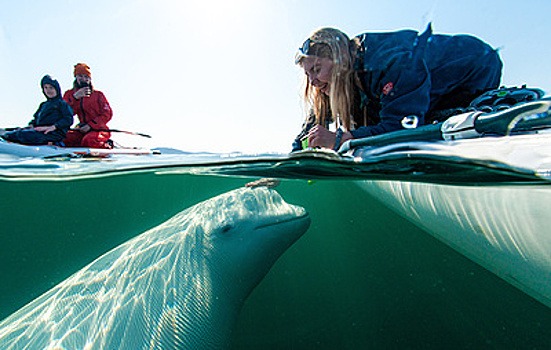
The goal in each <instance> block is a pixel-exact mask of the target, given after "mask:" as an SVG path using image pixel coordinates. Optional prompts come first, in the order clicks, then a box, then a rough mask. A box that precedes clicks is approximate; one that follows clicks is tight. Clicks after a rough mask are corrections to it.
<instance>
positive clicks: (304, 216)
mask: <svg viewBox="0 0 551 350" xmlns="http://www.w3.org/2000/svg"><path fill="white" fill-rule="evenodd" d="M309 216H310V215H309V214H308V213H304V214H302V215H300V216H293V217H290V218H287V219H282V220H276V221H272V222H269V223H266V224H262V225H258V226H256V227H255V228H254V230H261V229H264V228H266V227H271V226H276V225H281V224H285V223H288V222H293V221H299V220H304V219H307V218H308V217H309Z"/></svg>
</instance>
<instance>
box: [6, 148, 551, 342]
mask: <svg viewBox="0 0 551 350" xmlns="http://www.w3.org/2000/svg"><path fill="white" fill-rule="evenodd" d="M158 157H162V156H158ZM209 157H210V158H209V159H211V160H210V165H209V164H206V165H205V164H203V163H201V164H199V163H200V162H197V164H193V162H190V161H189V159H187V160H186V161H185V163H186V164H188V165H186V166H185V167H177V166H176V167H171V166H167V164H171V163H174V162H175V161H174V159H172V160H171V159H169V160H168V161H167V162H165V163H162V164H161V163H159V164H155V162H152V163H151V164H152V165H150V166H147V167H146V166H144V165H143V164H138V163H137V162H135V165H136V166H135V167H132V166H129V165H128V164H133V161H130V162H129V163H128V164H125V166H123V167H120V166H119V167H118V165H120V164H117V162H116V161H110V160H93V159H92V160H86V159H83V160H80V161H78V162H75V161H70V160H63V159H61V160H55V159H54V160H47V161H32V162H31V163H25V162H21V163H19V164H18V165H17V166H14V164H13V163H12V164H11V166H10V167H7V166H6V167H4V168H3V169H2V171H3V176H2V179H1V180H0V193H2V198H3V200H2V202H1V204H0V216H1V219H2V223H3V225H2V234H1V240H2V242H1V244H0V250H1V252H0V259H1V261H0V274H1V275H2V281H3V282H2V284H0V300H1V303H0V319H2V320H3V321H1V323H0V347H1V348H3V349H29V348H30V349H42V348H48V347H49V348H65V349H82V348H90V349H99V348H104V349H112V348H121V349H123V348H124V349H136V348H182V349H201V348H229V349H258V348H264V349H313V348H315V349H335V348H337V347H339V348H344V349H367V348H370V349H389V348H418V349H442V348H462V349H468V348H473V349H475V348H476V349H480V348H486V349H487V348H495V349H503V348H516V349H544V348H548V345H549V344H551V332H550V329H551V328H550V326H551V309H550V304H549V303H548V301H547V300H548V299H547V298H548V296H549V295H548V294H546V293H548V289H547V287H546V288H545V289H542V290H543V292H542V291H541V290H540V291H538V289H537V288H538V283H537V282H538V281H541V282H542V284H543V285H545V286H548V284H549V283H548V281H549V279H548V278H547V277H546V276H545V275H544V274H545V273H548V269H547V270H545V269H544V268H541V266H539V265H538V264H537V263H536V264H533V269H534V271H536V272H538V271H540V270H538V269H540V268H541V273H540V272H538V273H540V274H539V275H538V276H539V277H538V279H537V280H536V283H532V284H530V282H529V278H527V279H526V280H523V279H522V277H515V276H514V274H513V277H514V278H512V279H510V278H508V277H507V276H508V273H507V272H506V273H504V274H503V275H500V273H499V271H501V270H500V264H499V261H500V260H499V254H498V253H496V254H495V255H492V256H495V259H494V260H495V261H494V260H492V259H493V258H492V259H490V260H491V261H490V263H492V264H490V265H488V266H485V267H483V265H484V261H482V262H481V260H477V255H476V251H475V250H473V249H471V250H469V249H467V250H466V251H464V250H462V249H461V246H458V243H457V242H452V241H446V239H445V237H443V239H437V238H435V237H438V236H437V235H435V232H438V227H436V228H435V227H431V225H433V226H434V225H437V226H438V225H439V226H443V225H446V221H442V223H439V222H437V221H438V220H436V219H433V218H430V217H429V216H426V215H428V214H427V213H423V211H422V209H420V208H421V206H422V205H423V203H421V202H420V199H419V197H415V193H414V192H415V191H416V189H415V188H414V187H411V188H408V189H405V188H402V189H401V191H402V192H401V195H402V199H403V200H404V201H405V202H407V203H409V204H407V205H404V208H405V209H406V211H408V212H406V213H405V214H404V213H403V212H402V213H401V212H400V210H399V208H398V206H399V205H398V204H396V203H399V201H396V200H392V199H391V198H390V197H392V196H391V195H389V193H392V189H391V188H392V186H397V184H401V185H403V184H404V183H405V182H403V181H396V180H392V181H388V180H382V179H366V180H362V179H361V178H360V177H356V178H354V177H353V176H351V175H350V172H351V171H358V169H354V168H351V167H350V166H347V167H345V166H343V165H342V164H336V163H332V162H328V161H327V159H317V158H316V157H313V158H308V159H298V160H297V159H293V158H291V159H285V160H283V161H282V160H281V159H278V158H277V157H275V159H274V158H270V159H269V160H268V161H266V159H264V160H262V159H260V158H259V160H258V161H255V160H254V159H253V161H251V160H250V159H248V158H247V159H244V160H243V159H242V160H243V161H242V162H239V161H238V162H235V163H234V166H233V167H231V168H226V169H222V170H220V167H218V169H217V170H216V171H209V170H208V169H209V167H210V168H216V167H215V166H213V165H212V164H219V163H220V162H222V163H223V162H224V161H226V162H227V158H224V159H222V158H220V159H216V158H217V157H218V156H214V155H211V156H209ZM213 158H215V159H214V160H213ZM207 163H208V162H207ZM144 164H145V163H144ZM189 164H192V165H189ZM8 168H9V170H7V169H8ZM299 168H300V169H310V170H309V174H305V173H303V175H302V176H296V174H295V173H299V172H300V171H299V170H298V169H299ZM344 168H346V169H344ZM89 169H94V170H93V171H90V170H89ZM98 169H99V170H98ZM269 169H272V170H274V171H273V173H275V174H276V175H277V174H278V171H281V172H280V174H287V175H284V176H281V177H279V179H278V180H277V181H276V180H273V179H272V180H273V181H271V182H270V181H269V182H267V186H259V187H246V185H247V184H248V183H250V182H252V181H256V180H258V179H259V178H261V175H263V174H264V173H269V171H268V170H269ZM277 169H283V170H277ZM293 169H294V170H293ZM107 170H110V171H107ZM478 172H479V173H480V172H481V171H480V169H478ZM33 173H34V174H35V175H36V174H38V175H44V174H47V175H45V176H34V175H33V176H31V175H32V174H33ZM248 173H251V174H257V175H256V176H252V175H251V176H249V175H247V174H248ZM339 173H341V174H342V176H340V177H339ZM25 174H26V175H25ZM29 174H31V175H29ZM56 174H57V175H56ZM496 174H497V175H496ZM308 175H310V176H311V178H308V177H309V176H308ZM493 175H494V176H498V175H499V177H500V176H504V175H503V174H502V173H500V172H495V173H494V174H493ZM477 176H478V175H477ZM419 185H420V186H432V184H431V183H427V184H423V183H420V184H419ZM502 185H503V189H504V190H505V192H500V193H506V196H508V197H509V198H515V201H514V202H515V203H516V204H517V205H519V207H520V206H521V204H522V203H523V202H522V196H521V195H520V194H521V193H526V192H528V193H530V195H531V196H532V195H535V196H538V195H540V196H545V198H543V197H542V200H543V199H546V198H547V197H549V196H548V195H547V193H548V192H549V186H548V185H546V183H539V184H537V186H535V187H534V186H532V185H533V184H532V185H530V182H529V183H528V184H524V185H523V186H524V187H523V186H516V187H515V186H508V185H507V186H506V185H505V184H502ZM412 186H417V185H415V184H414V185H412ZM435 186H436V187H434V186H433V187H431V188H422V189H421V190H419V191H420V192H422V193H425V194H426V193H428V194H429V195H430V196H431V202H430V203H431V205H433V206H434V205H436V204H438V200H439V199H438V198H440V197H437V194H436V193H432V194H431V192H430V191H431V190H433V188H436V190H438V189H439V188H440V187H438V186H442V188H443V191H444V192H445V193H446V194H447V197H449V198H452V199H454V203H462V204H461V208H460V210H461V211H462V213H464V214H465V215H467V213H468V211H467V207H468V205H467V203H466V202H462V201H464V200H465V199H462V197H461V196H465V195H464V193H466V192H465V191H460V190H462V189H466V190H467V191H471V192H475V193H477V196H478V199H479V201H478V202H477V203H479V204H481V207H480V208H479V210H478V212H479V215H478V217H477V222H478V224H477V225H479V226H480V227H478V226H477V230H478V231H477V232H486V231H484V227H483V226H484V223H485V222H490V221H492V222H493V221H499V219H496V218H494V217H493V216H492V215H494V214H493V213H494V211H488V212H485V211H484V210H489V209H491V203H495V202H499V203H501V204H500V205H501V206H503V205H504V204H503V199H500V197H496V196H497V195H496V194H494V192H485V191H486V190H490V191H493V190H492V189H494V190H495V189H496V188H499V186H496V184H484V183H482V184H479V185H477V186H473V185H457V186H448V185H445V184H441V185H435ZM505 187H506V188H505ZM389 188H390V189H389ZM394 190H396V188H395V189H394ZM453 191H459V192H453ZM485 193H489V194H488V195H486V197H484V196H485ZM538 193H539V194H538ZM408 196H410V197H408ZM444 197H445V196H444ZM444 197H442V196H441V198H444ZM404 198H405V199H404ZM408 198H409V199H408ZM484 198H486V199H484ZM531 198H532V199H534V198H538V197H531ZM412 201H413V202H412ZM416 201H417V202H416ZM405 202H404V203H405ZM392 203H394V204H392ZM402 204H403V203H402ZM415 204H418V206H417V207H416V206H415ZM440 207H441V209H442V210H441V211H440V212H439V215H440V216H439V217H442V215H443V216H445V215H447V214H446V212H451V211H452V210H451V209H450V204H447V207H445V206H443V205H440ZM456 209H457V208H456ZM505 209H507V208H505ZM542 211H543V212H544V211H545V207H544V208H542ZM457 212H459V211H457V210H456V211H455V212H454V213H457ZM543 212H542V213H535V214H534V215H536V216H539V215H540V214H543ZM521 214H522V215H525V216H526V215H530V213H524V212H523V213H521ZM414 216H417V217H420V218H426V220H425V221H431V223H427V224H426V225H423V224H421V225H419V224H416V223H415V220H413V219H412V217H414ZM529 219H530V217H529V216H528V219H527V220H526V222H516V223H513V224H512V225H516V226H515V227H517V228H518V229H519V230H521V231H522V230H524V231H525V232H534V233H533V234H535V233H537V231H538V230H539V231H541V228H537V229H534V228H533V227H532V226H533V224H532V223H530V221H531V220H529ZM512 220H513V219H511V218H507V217H504V218H502V221H503V222H504V223H505V224H504V225H506V226H507V225H509V224H511V221H512ZM458 225H459V226H458V227H460V228H461V227H463V228H464V227H467V226H468V225H474V224H473V223H472V221H471V220H470V219H469V218H466V217H465V218H463V219H462V220H461V221H460V223H459V224H458ZM494 227H495V225H494ZM524 228H525V229H524ZM442 229H443V230H444V231H454V230H457V233H458V234H461V231H460V230H459V228H455V227H453V226H451V225H450V226H446V227H444V228H442ZM513 231H514V230H510V231H507V232H509V233H508V235H509V236H510V237H511V240H510V241H514V242H516V243H515V247H514V249H513V248H511V249H509V248H510V247H507V245H506V244H505V243H504V242H505V238H504V237H501V238H500V237H498V235H497V234H496V235H495V236H493V237H491V239H490V238H488V240H489V242H490V241H493V242H496V243H495V244H487V245H485V244H486V243H484V242H482V241H480V243H476V242H475V243H476V245H477V246H481V247H482V248H483V251H491V249H494V248H495V247H499V248H500V249H501V251H509V252H513V253H515V252H518V253H519V254H518V255H519V256H521V258H519V263H518V264H522V259H524V261H526V260H529V258H530V257H529V254H533V255H532V256H536V253H538V252H535V253H532V252H531V251H530V250H529V248H528V245H527V244H525V243H526V242H522V241H519V240H518V239H517V238H515V236H514V232H513ZM496 232H497V231H496ZM462 235H464V234H462ZM543 248H546V246H545V245H544V246H542V250H545V251H544V252H542V254H543V255H542V256H544V257H545V254H548V251H547V250H546V249H543ZM468 252H474V253H472V254H473V255H469V253H468ZM508 256H510V257H511V258H510V259H515V258H514V254H509V255H508ZM522 257H523V258H522ZM485 262H488V260H485ZM493 262H495V264H493ZM513 262H514V260H513ZM515 264H516V265H518V264H517V263H515ZM493 267H495V268H496V271H497V272H496V271H491V270H492V268H493ZM521 270H523V271H528V270H529V268H521ZM498 276H499V277H498ZM523 276H524V275H523ZM542 276H543V277H542ZM515 279H516V280H519V281H520V282H519V284H515V281H514V280H515ZM523 281H528V282H526V283H525V282H523ZM519 285H521V286H520V287H519ZM523 286H524V287H523ZM526 286H527V287H526ZM545 286H544V287H545ZM532 290H535V292H533V293H532V292H531V291H532ZM540 296H541V297H540Z"/></svg>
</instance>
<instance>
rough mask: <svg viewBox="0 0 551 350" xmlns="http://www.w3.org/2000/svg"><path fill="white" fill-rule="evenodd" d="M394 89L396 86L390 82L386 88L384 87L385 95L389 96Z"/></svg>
mask: <svg viewBox="0 0 551 350" xmlns="http://www.w3.org/2000/svg"><path fill="white" fill-rule="evenodd" d="M392 89H394V84H393V83H392V82H391V81H389V82H388V83H386V85H385V86H383V95H388V94H389V93H390V92H391V91H392Z"/></svg>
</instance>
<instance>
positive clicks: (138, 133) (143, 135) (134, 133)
mask: <svg viewBox="0 0 551 350" xmlns="http://www.w3.org/2000/svg"><path fill="white" fill-rule="evenodd" d="M17 129H20V128H4V129H0V130H4V131H13V130H17ZM72 130H76V129H72ZM91 130H92V131H105V132H120V133H123V134H128V135H136V136H141V137H147V138H149V139H150V138H151V135H147V134H142V133H140V132H133V131H125V130H118V129H91Z"/></svg>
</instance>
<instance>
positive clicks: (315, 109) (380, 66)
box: [293, 25, 503, 151]
mask: <svg viewBox="0 0 551 350" xmlns="http://www.w3.org/2000/svg"><path fill="white" fill-rule="evenodd" d="M295 63H296V64H298V65H300V66H301V67H302V68H303V69H304V73H305V75H306V85H305V92H304V98H305V101H306V104H307V110H309V115H308V116H307V118H306V121H305V122H304V124H303V129H302V131H301V133H300V134H299V135H298V136H297V138H296V139H295V141H294V142H293V151H297V150H300V149H302V148H303V145H302V143H303V141H305V140H306V139H307V140H308V146H309V147H324V148H331V149H335V150H336V149H338V148H339V147H340V145H341V144H342V143H343V142H345V141H346V140H349V139H353V138H364V137H368V136H374V135H379V134H383V133H387V132H391V131H396V130H401V129H404V128H415V127H417V126H420V125H423V124H425V123H428V122H432V121H434V118H435V117H436V116H437V115H439V112H441V111H443V110H447V109H451V108H458V107H467V106H468V105H469V103H470V102H471V101H472V100H473V99H475V98H476V97H478V96H479V95H481V94H482V93H484V92H486V91H488V90H491V89H495V88H497V87H498V86H499V83H500V80H501V70H502V66H503V64H502V62H501V59H500V58H499V55H498V53H497V51H496V50H495V49H493V48H492V47H490V46H489V45H488V44H486V43H485V42H483V41H481V40H480V39H478V38H475V37H473V36H470V35H437V34H433V33H432V28H431V26H430V25H429V26H428V27H427V30H426V31H425V32H424V33H422V34H419V33H418V32H416V31H414V30H401V31H395V32H380V33H364V34H361V35H358V36H356V37H355V38H353V39H352V40H350V39H349V38H348V36H347V35H346V34H345V33H343V32H341V31H340V30H338V29H335V28H321V29H319V30H317V31H315V32H314V33H313V34H312V35H311V36H310V37H309V38H308V39H306V41H305V42H304V43H303V45H302V46H301V47H300V49H299V51H298V52H297V55H296V57H295ZM333 123H334V124H335V127H334V130H335V131H330V129H329V126H330V125H332V124H333Z"/></svg>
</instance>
